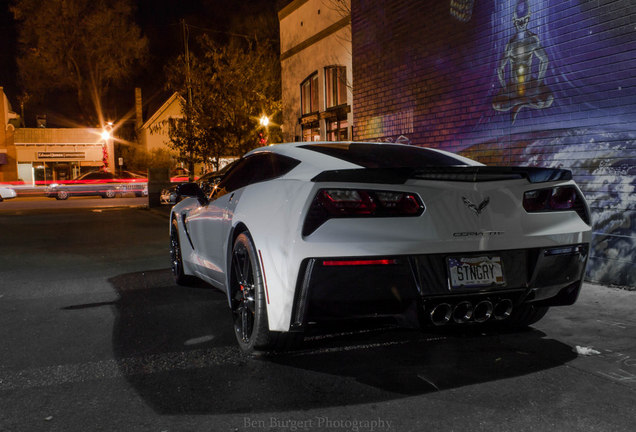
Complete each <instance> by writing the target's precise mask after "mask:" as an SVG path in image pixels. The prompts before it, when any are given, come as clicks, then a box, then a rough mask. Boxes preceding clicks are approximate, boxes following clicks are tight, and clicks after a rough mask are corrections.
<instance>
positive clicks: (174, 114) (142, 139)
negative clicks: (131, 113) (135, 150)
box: [136, 89, 185, 153]
mask: <svg viewBox="0 0 636 432" xmlns="http://www.w3.org/2000/svg"><path fill="white" fill-rule="evenodd" d="M137 90H138V97H137V102H136V105H137V106H138V109H137V119H138V122H139V123H138V128H137V136H138V137H139V143H140V145H141V148H142V149H144V150H145V151H147V152H148V153H152V152H153V151H156V150H165V151H170V152H173V153H174V150H171V149H170V146H169V143H170V133H169V127H170V126H169V121H170V119H181V118H183V107H184V106H185V100H184V99H183V98H182V97H181V96H179V93H176V92H175V93H173V94H172V95H171V96H170V97H169V98H168V99H167V100H166V101H165V102H164V103H163V104H162V105H161V106H160V107H159V108H158V109H157V110H156V111H155V112H154V113H153V114H152V115H151V116H150V117H149V118H148V120H146V121H145V122H142V121H141V90H140V89H137Z"/></svg>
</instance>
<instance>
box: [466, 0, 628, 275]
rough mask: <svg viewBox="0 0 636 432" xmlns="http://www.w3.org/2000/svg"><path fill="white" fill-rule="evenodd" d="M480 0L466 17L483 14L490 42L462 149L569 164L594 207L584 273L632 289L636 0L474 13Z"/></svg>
mask: <svg viewBox="0 0 636 432" xmlns="http://www.w3.org/2000/svg"><path fill="white" fill-rule="evenodd" d="M486 3H488V2H485V1H484V2H483V3H480V2H475V5H474V10H473V13H472V14H473V19H472V20H471V22H467V23H466V24H465V25H467V26H470V25H476V24H475V23H474V22H473V21H475V15H477V14H481V17H482V25H481V26H480V27H479V30H481V31H483V32H486V33H487V34H483V35H481V36H480V38H479V39H480V40H482V41H483V40H489V41H490V42H491V44H490V48H491V49H490V53H489V56H490V57H489V59H490V62H489V65H488V69H489V70H486V68H485V66H484V67H482V68H481V69H480V71H481V72H482V73H486V74H488V75H489V76H490V78H489V79H488V80H486V79H484V78H481V79H480V84H481V85H482V88H483V90H482V93H481V94H482V98H483V100H484V103H483V106H481V107H480V114H479V117H478V119H477V121H476V122H473V123H471V124H467V125H466V126H465V127H463V128H462V129H461V130H460V131H459V136H460V137H461V142H462V143H463V151H462V153H463V154H465V155H467V156H469V157H474V158H476V159H483V158H484V156H485V155H487V156H488V157H489V159H490V160H498V161H501V162H502V163H510V164H515V165H535V166H549V167H563V168H567V169H570V170H572V172H573V174H574V176H575V180H576V181H577V182H578V183H579V185H580V186H581V188H582V190H583V191H584V193H585V195H586V197H587V199H588V201H589V203H590V206H591V208H592V212H593V230H594V240H593V245H592V246H593V253H592V257H591V259H590V262H589V265H588V278H589V279H590V280H593V281H599V282H602V283H610V284H616V285H623V286H631V287H636V74H635V73H634V71H635V70H636V27H634V25H633V22H630V19H629V17H630V16H631V17H633V16H635V15H634V14H635V13H636V5H634V4H633V2H630V1H629V0H626V1H611V0H606V1H601V2H598V3H596V2H589V1H585V0H576V1H573V0H569V1H563V0H558V1H555V0H501V1H497V2H494V4H492V3H488V4H490V7H483V8H482V9H481V10H480V9H479V8H480V4H481V5H482V6H483V4H486ZM594 5H596V7H593V6H594ZM483 14H489V17H488V18H489V19H488V22H489V23H490V26H483V22H484V21H485V19H484V18H485V16H484V15H483ZM474 49H475V56H477V55H480V56H483V55H484V53H483V48H481V49H480V48H479V47H478V46H477V45H475V46H474ZM466 60H467V63H474V62H475V59H474V58H467V59H466ZM483 76H487V75H482V77H483ZM464 91H465V89H457V92H458V93H459V94H461V93H462V92H464ZM472 91H473V92H474V90H472Z"/></svg>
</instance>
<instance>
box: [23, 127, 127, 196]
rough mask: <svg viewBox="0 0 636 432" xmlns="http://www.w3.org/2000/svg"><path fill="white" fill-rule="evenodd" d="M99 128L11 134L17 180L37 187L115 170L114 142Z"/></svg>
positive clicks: (48, 129)
mask: <svg viewBox="0 0 636 432" xmlns="http://www.w3.org/2000/svg"><path fill="white" fill-rule="evenodd" d="M102 132H103V131H102V129H99V128H68V129H66V128H64V129H58V128H18V129H16V130H15V133H14V136H13V138H14V146H15V150H16V160H15V164H16V169H17V178H16V179H14V180H20V181H24V182H25V183H26V184H31V185H39V184H46V183H50V182H55V181H64V180H70V179H72V178H75V177H77V176H78V175H80V174H82V173H84V172H88V171H93V170H98V169H106V170H108V171H112V172H114V171H115V168H116V167H115V157H114V149H113V140H112V139H108V140H104V139H103V138H102Z"/></svg>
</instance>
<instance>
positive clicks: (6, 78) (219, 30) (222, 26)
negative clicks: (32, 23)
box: [0, 0, 286, 127]
mask: <svg viewBox="0 0 636 432" xmlns="http://www.w3.org/2000/svg"><path fill="white" fill-rule="evenodd" d="M9 3H10V0H0V40H1V41H2V45H3V46H2V54H1V57H0V86H2V87H4V92H5V94H6V95H7V97H8V98H9V102H10V103H11V105H12V108H13V110H14V111H16V112H18V113H19V105H18V99H17V97H18V95H19V94H20V93H21V89H20V88H19V84H18V83H19V80H18V76H17V75H18V72H17V66H16V62H15V57H16V53H17V47H16V42H15V41H16V37H17V30H16V28H15V23H14V22H13V16H12V15H11V13H10V12H9ZM135 3H136V5H137V13H136V18H137V24H138V25H139V26H140V28H141V29H142V32H143V34H144V35H145V36H147V37H148V39H149V57H150V58H149V62H148V64H147V65H146V67H145V68H144V69H143V70H139V71H138V72H137V74H136V75H135V77H134V78H131V79H130V80H129V82H127V83H126V85H124V86H122V87H121V88H119V89H116V91H113V93H112V94H111V95H110V96H111V99H112V100H111V101H110V102H111V104H112V105H113V106H114V111H115V115H116V116H122V115H124V114H125V113H126V112H127V111H129V110H131V109H132V108H133V104H134V88H135V87H141V88H142V95H143V98H144V103H145V111H146V113H152V112H153V110H154V109H156V107H158V106H159V105H161V103H163V101H164V100H165V98H166V97H167V96H169V94H168V92H167V91H166V90H165V88H164V82H165V80H164V77H163V67H164V65H165V64H166V63H167V62H168V61H169V60H170V59H171V58H174V57H176V56H177V55H179V54H181V53H182V52H183V46H184V44H183V37H182V27H181V24H180V22H181V19H182V18H183V19H185V20H186V23H187V24H188V25H189V26H190V35H191V36H190V42H191V45H190V47H191V49H193V50H196V38H197V37H198V36H200V35H201V34H203V33H206V34H208V35H209V36H210V37H213V38H216V39H219V40H221V41H223V40H227V38H228V37H231V36H229V34H230V33H241V34H244V33H250V34H251V33H252V32H258V33H259V36H260V35H267V37H276V38H277V37H278V26H277V25H278V22H277V20H276V11H277V8H279V7H280V5H281V4H284V3H286V2H285V1H281V0H240V1H228V0H137V1H136V2H135ZM250 14H260V15H263V16H268V17H269V18H270V22H271V23H272V24H270V25H268V26H267V28H266V29H265V28H254V27H253V26H251V25H250V22H251V21H253V20H251V19H250V18H249V15H250ZM245 17H248V18H245ZM260 27H263V26H262V25H261V26H260ZM73 98H74V95H73V94H59V95H58V94H56V95H55V97H51V98H47V99H48V101H46V102H44V103H42V104H40V105H39V106H27V108H26V112H25V120H26V126H27V127H34V126H35V115H36V114H37V113H46V114H47V117H48V126H49V127H55V126H64V125H62V124H56V123H55V118H56V117H57V116H58V115H61V116H71V115H72V113H69V112H67V111H68V110H67V109H64V106H70V105H72V101H73ZM65 101H68V102H65ZM60 105H63V106H60ZM105 105H109V104H108V102H107V103H106V104H105ZM147 115H149V114H146V116H147Z"/></svg>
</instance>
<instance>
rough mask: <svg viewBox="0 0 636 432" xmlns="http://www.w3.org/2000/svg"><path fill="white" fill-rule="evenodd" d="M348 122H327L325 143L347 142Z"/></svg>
mask: <svg viewBox="0 0 636 432" xmlns="http://www.w3.org/2000/svg"><path fill="white" fill-rule="evenodd" d="M348 140H349V122H347V120H328V121H327V141H348Z"/></svg>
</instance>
